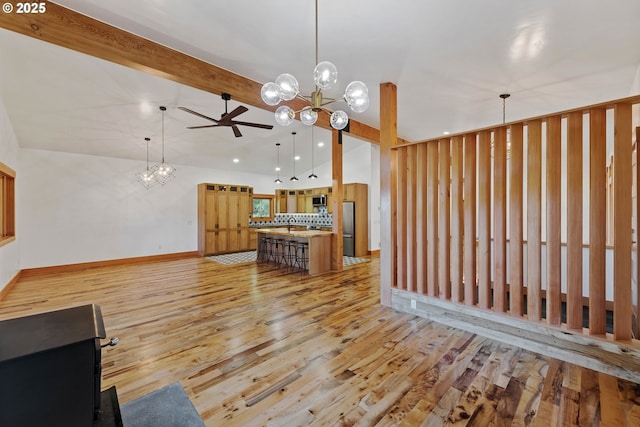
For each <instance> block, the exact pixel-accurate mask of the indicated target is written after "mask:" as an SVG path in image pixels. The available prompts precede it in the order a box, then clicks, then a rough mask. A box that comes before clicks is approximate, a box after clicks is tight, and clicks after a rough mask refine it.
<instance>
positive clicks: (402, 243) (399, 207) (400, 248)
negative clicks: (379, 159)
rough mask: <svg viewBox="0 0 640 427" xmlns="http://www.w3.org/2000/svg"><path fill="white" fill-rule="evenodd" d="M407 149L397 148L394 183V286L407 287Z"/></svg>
mask: <svg viewBox="0 0 640 427" xmlns="http://www.w3.org/2000/svg"><path fill="white" fill-rule="evenodd" d="M407 150H408V147H402V148H400V149H398V150H397V156H398V157H397V161H398V179H397V184H396V194H397V195H398V201H397V204H396V212H397V217H396V229H397V230H398V235H397V236H396V239H397V249H396V250H397V252H396V264H397V276H396V287H397V288H398V289H407Z"/></svg>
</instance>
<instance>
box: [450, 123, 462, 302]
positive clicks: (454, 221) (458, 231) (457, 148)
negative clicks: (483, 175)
mask: <svg viewBox="0 0 640 427" xmlns="http://www.w3.org/2000/svg"><path fill="white" fill-rule="evenodd" d="M462 152H463V146H462V137H461V136H456V137H454V138H453V139H452V142H451V252H452V253H453V256H452V257H451V300H452V301H453V302H462V300H463V296H464V291H463V287H462V277H463V274H462V265H463V256H462V255H463V254H464V251H463V246H462V245H463V236H464V205H463V198H462V193H463V188H462V184H463V181H462V179H463V178H462V176H463V175H462V172H463V170H462V169H463V164H462Z"/></svg>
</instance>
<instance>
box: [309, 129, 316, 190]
mask: <svg viewBox="0 0 640 427" xmlns="http://www.w3.org/2000/svg"><path fill="white" fill-rule="evenodd" d="M313 144H314V141H313V126H311V175H309V179H318V175H316V173H315V170H314V165H313Z"/></svg>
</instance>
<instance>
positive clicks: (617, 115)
mask: <svg viewBox="0 0 640 427" xmlns="http://www.w3.org/2000/svg"><path fill="white" fill-rule="evenodd" d="M614 128H615V132H614V135H615V136H614V139H613V157H614V159H616V163H615V165H616V166H615V169H614V171H613V193H614V208H613V210H614V213H613V224H614V230H613V233H614V239H613V283H614V284H615V286H614V287H613V337H614V339H616V340H628V339H631V234H632V232H631V216H632V206H631V194H630V187H631V183H632V179H633V178H632V171H631V142H632V141H631V130H632V124H631V104H617V105H616V106H615V108H614Z"/></svg>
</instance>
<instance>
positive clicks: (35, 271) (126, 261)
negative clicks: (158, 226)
mask: <svg viewBox="0 0 640 427" xmlns="http://www.w3.org/2000/svg"><path fill="white" fill-rule="evenodd" d="M199 256H200V254H198V252H197V251H192V252H177V253H173V254H162V255H149V256H141V257H134V258H120V259H112V260H105V261H91V262H82V263H78V264H65V265H54V266H51V267H36V268H27V269H24V270H22V275H21V278H25V277H33V276H39V275H42V274H59V273H69V272H72V271H81V270H88V269H90V268H100V267H111V266H114V265H130V264H142V263H147V262H158V261H173V260H178V259H185V258H196V257H199Z"/></svg>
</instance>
